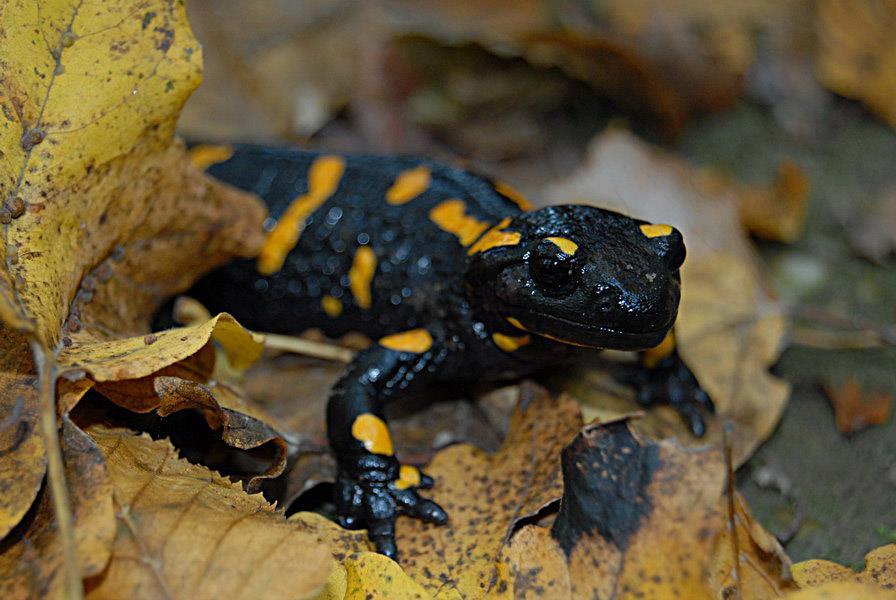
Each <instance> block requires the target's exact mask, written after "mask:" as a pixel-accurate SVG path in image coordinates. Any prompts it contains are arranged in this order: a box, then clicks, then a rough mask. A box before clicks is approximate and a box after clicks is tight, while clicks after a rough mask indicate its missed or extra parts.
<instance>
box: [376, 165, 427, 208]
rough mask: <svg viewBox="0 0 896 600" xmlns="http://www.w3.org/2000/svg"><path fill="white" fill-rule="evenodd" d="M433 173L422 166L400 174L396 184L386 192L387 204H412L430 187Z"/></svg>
mask: <svg viewBox="0 0 896 600" xmlns="http://www.w3.org/2000/svg"><path fill="white" fill-rule="evenodd" d="M431 178H432V173H431V172H430V170H429V168H428V167H424V166H420V167H416V168H414V169H409V170H407V171H404V172H402V173H399V174H398V177H396V178H395V183H393V184H392V187H390V188H389V190H388V191H387V192H386V202H388V203H389V204H404V203H406V202H410V201H411V200H413V199H414V198H416V197H417V196H419V195H420V194H422V193H423V192H425V191H426V188H428V187H429V182H430V180H431Z"/></svg>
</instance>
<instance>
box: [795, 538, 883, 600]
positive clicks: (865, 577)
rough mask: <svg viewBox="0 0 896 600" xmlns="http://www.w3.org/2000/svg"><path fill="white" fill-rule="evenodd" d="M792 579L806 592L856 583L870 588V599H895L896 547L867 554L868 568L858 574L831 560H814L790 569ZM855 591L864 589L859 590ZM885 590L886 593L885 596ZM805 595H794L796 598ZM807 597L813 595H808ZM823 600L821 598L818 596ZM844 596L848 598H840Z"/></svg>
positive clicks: (877, 549) (805, 561) (879, 549)
mask: <svg viewBox="0 0 896 600" xmlns="http://www.w3.org/2000/svg"><path fill="white" fill-rule="evenodd" d="M791 573H792V574H793V580H794V581H795V582H796V583H797V585H799V586H800V587H801V588H803V589H812V588H815V587H824V586H826V585H832V584H834V583H846V582H850V583H854V584H864V585H865V586H870V588H871V589H872V590H874V593H873V594H870V593H869V595H867V596H862V597H867V598H893V597H896V544H888V545H886V546H881V547H880V548H876V549H874V550H872V551H871V552H869V553H868V554H866V555H865V568H864V569H863V570H862V571H860V572H858V573H856V572H855V571H853V570H852V569H849V568H847V567H844V566H841V565H838V564H837V563H834V562H831V561H828V560H819V559H811V560H804V561H803V562H798V563H796V564H794V565H793V567H791ZM855 589H861V588H858V587H856V588H855ZM884 590H887V592H886V593H884ZM796 597H800V598H802V596H798V595H794V598H796ZM805 597H806V598H811V597H813V596H811V595H806V596H805ZM817 597H821V596H817ZM837 597H845V596H837Z"/></svg>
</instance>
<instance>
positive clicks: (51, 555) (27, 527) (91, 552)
mask: <svg viewBox="0 0 896 600" xmlns="http://www.w3.org/2000/svg"><path fill="white" fill-rule="evenodd" d="M62 424H63V426H62V436H61V440H60V441H61V444H62V452H63V457H64V459H65V466H66V481H67V482H68V485H69V495H70V497H71V502H72V513H73V517H74V525H75V546H76V548H77V551H78V563H79V566H80V569H81V576H82V577H85V578H87V577H93V576H95V575H97V574H99V573H100V572H101V571H102V570H103V569H104V568H105V567H106V564H107V562H108V561H109V556H110V552H111V549H112V540H113V539H114V537H115V515H114V512H113V510H112V482H111V480H110V479H109V473H108V470H107V469H106V465H105V463H104V461H103V456H102V454H101V453H100V451H99V449H98V448H97V446H96V444H95V443H94V442H93V440H92V439H91V438H90V437H88V436H87V434H85V433H84V432H83V431H81V430H80V429H79V428H78V427H76V426H75V425H74V424H72V423H71V422H70V421H69V420H68V419H67V418H65V417H64V418H63V421H62ZM46 492H47V491H46V490H44V491H43V492H42V493H41V495H40V498H39V499H38V501H37V503H36V504H35V506H34V508H33V509H32V511H31V513H30V514H29V515H28V517H26V518H25V520H24V521H22V523H21V524H19V526H18V527H17V528H16V529H14V530H13V531H12V533H11V534H10V535H9V537H8V538H6V539H5V540H4V541H3V543H2V544H0V596H2V597H3V598H10V599H12V598H57V597H61V593H62V585H63V572H64V569H63V566H62V563H63V550H62V546H61V542H60V540H59V537H58V534H57V529H56V521H55V515H54V512H53V505H52V502H51V501H50V495H49V494H48V493H46Z"/></svg>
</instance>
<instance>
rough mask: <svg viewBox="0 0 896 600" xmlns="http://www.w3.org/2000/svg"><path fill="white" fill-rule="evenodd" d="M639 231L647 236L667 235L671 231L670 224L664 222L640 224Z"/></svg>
mask: <svg viewBox="0 0 896 600" xmlns="http://www.w3.org/2000/svg"><path fill="white" fill-rule="evenodd" d="M641 233H643V234H644V235H646V236H647V237H649V238H655V237H662V236H664V235H669V234H670V233H672V226H671V225H665V224H662V223H660V224H656V225H654V224H650V225H647V224H645V225H641Z"/></svg>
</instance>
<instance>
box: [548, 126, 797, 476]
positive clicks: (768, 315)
mask: <svg viewBox="0 0 896 600" xmlns="http://www.w3.org/2000/svg"><path fill="white" fill-rule="evenodd" d="M694 177H695V176H694V173H693V171H692V170H691V169H689V168H688V167H687V166H686V165H685V164H683V163H682V162H680V161H679V160H678V159H675V158H673V157H671V156H669V155H666V154H664V153H662V152H660V151H659V150H656V149H653V148H651V147H649V146H647V145H645V144H643V143H642V142H640V141H639V140H638V139H636V138H635V137H634V136H632V135H630V134H627V133H623V132H621V131H611V132H609V133H605V134H602V135H600V136H598V137H597V138H596V139H595V140H594V141H593V142H592V147H591V150H590V158H589V159H588V162H587V164H586V165H585V167H584V168H583V169H582V171H581V172H580V173H579V174H578V175H576V176H574V177H573V178H572V179H570V180H568V181H566V182H563V183H557V184H554V185H552V186H550V188H549V189H548V190H547V197H548V199H549V201H550V202H551V203H568V202H587V203H593V204H596V205H598V206H604V207H607V208H611V209H616V210H619V211H621V212H624V213H627V214H630V215H633V216H637V217H640V218H645V219H648V220H652V221H654V222H658V223H670V224H672V225H675V226H676V227H678V228H680V229H681V230H682V232H683V234H684V239H685V243H686V245H687V247H688V259H687V261H686V262H685V265H684V268H683V269H682V273H681V277H682V300H681V308H680V311H679V318H678V321H677V323H676V339H677V340H678V344H679V351H680V353H681V356H682V358H683V359H684V360H685V362H686V363H687V364H688V366H689V367H690V368H691V369H692V370H693V371H694V374H695V375H696V376H697V379H698V380H699V381H700V384H701V386H703V388H704V389H706V391H707V392H708V393H709V395H710V396H711V397H712V399H713V402H714V403H715V405H716V408H717V412H718V414H719V415H720V417H722V419H730V420H732V421H734V423H735V424H736V425H737V427H736V429H735V431H734V433H733V435H732V439H733V446H734V456H735V463H736V464H741V463H742V462H743V461H744V460H746V458H748V457H749V456H750V454H752V452H753V450H754V449H755V448H756V446H757V445H758V444H759V443H760V442H761V441H762V440H764V439H766V438H767V437H768V436H769V435H770V434H771V432H772V430H773V429H774V427H775V425H776V424H777V422H778V420H779V419H780V417H781V414H782V411H783V409H784V405H785V402H786V400H787V396H788V394H789V386H788V385H787V384H786V383H785V382H784V381H782V380H781V379H779V378H777V377H773V376H772V375H770V374H769V372H768V368H769V366H770V365H772V364H773V363H774V362H775V361H776V360H777V357H778V355H779V353H780V349H781V345H782V343H783V337H784V327H785V320H784V316H783V311H782V308H781V306H780V304H779V303H778V302H777V300H775V299H774V298H773V297H771V296H770V294H769V292H768V291H767V288H766V286H765V285H764V282H763V281H762V278H761V276H760V274H759V272H758V270H757V268H756V266H755V261H756V254H755V251H754V250H753V248H752V247H751V245H750V244H749V241H748V240H747V237H746V235H745V234H744V232H743V231H742V229H741V227H740V222H739V219H738V204H737V201H736V198H735V196H734V195H733V194H726V195H724V196H721V197H712V196H710V195H707V194H706V193H705V192H704V191H702V190H701V189H700V188H699V187H698V186H695V185H694ZM568 385H569V389H570V391H571V392H572V393H573V394H574V395H575V396H576V397H578V398H580V399H582V400H583V401H584V402H585V403H586V404H588V405H589V406H591V407H597V410H596V411H595V412H593V413H589V414H586V416H588V417H589V418H590V417H591V416H600V417H601V418H602V419H607V418H611V417H612V416H613V415H619V414H624V413H628V412H631V411H633V410H637V408H638V406H637V404H635V403H634V401H633V399H632V395H631V393H630V391H629V390H627V389H625V388H621V387H620V386H618V385H614V384H613V383H612V382H611V381H610V378H609V377H608V376H606V374H601V373H597V372H586V374H585V375H584V376H583V377H578V376H577V377H574V378H571V379H570V381H569V383H568ZM722 419H714V420H711V421H710V423H709V428H708V433H707V437H706V438H705V439H701V440H699V443H706V442H711V443H712V442H715V443H719V442H720V441H721V430H722V428H721V425H720V423H721V420H722ZM633 426H634V427H635V428H636V429H638V430H641V431H644V432H649V433H650V434H651V435H653V436H654V437H656V438H657V439H660V438H663V437H668V436H672V435H676V436H677V437H678V438H679V439H682V440H685V441H686V443H690V444H693V443H696V441H693V438H692V437H691V436H690V434H689V432H688V431H687V430H686V429H685V428H684V427H683V426H682V424H681V422H680V419H679V418H678V416H677V415H675V414H674V413H673V412H672V411H671V410H670V409H668V408H667V407H660V408H659V409H656V410H652V411H650V413H649V414H648V416H647V418H645V419H642V420H641V421H638V422H635V423H634V424H633ZM688 440H691V441H688Z"/></svg>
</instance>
